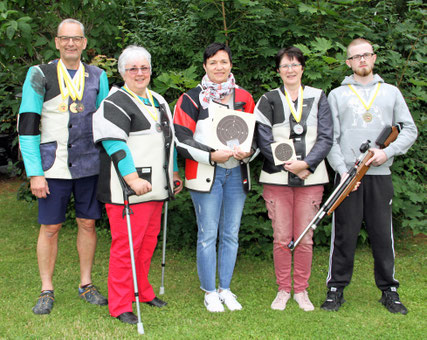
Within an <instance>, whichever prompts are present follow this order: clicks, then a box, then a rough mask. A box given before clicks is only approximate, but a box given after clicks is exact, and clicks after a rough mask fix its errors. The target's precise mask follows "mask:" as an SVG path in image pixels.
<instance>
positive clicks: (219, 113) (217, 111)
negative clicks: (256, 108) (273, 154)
mask: <svg viewBox="0 0 427 340" xmlns="http://www.w3.org/2000/svg"><path fill="white" fill-rule="evenodd" d="M209 110H211V108H209ZM212 111H213V112H212V115H213V124H212V127H213V129H212V130H211V136H210V146H211V147H212V148H214V149H217V150H219V149H227V148H228V149H234V147H235V146H239V147H240V148H241V149H242V150H243V151H245V152H249V151H250V149H251V146H252V138H253V134H254V127H255V115H253V114H250V113H247V112H242V111H235V110H230V109H227V108H223V107H220V106H214V107H213V108H212Z"/></svg>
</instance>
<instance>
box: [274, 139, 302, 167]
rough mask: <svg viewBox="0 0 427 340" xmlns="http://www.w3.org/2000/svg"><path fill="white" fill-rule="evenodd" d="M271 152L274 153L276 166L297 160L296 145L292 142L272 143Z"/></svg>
mask: <svg viewBox="0 0 427 340" xmlns="http://www.w3.org/2000/svg"><path fill="white" fill-rule="evenodd" d="M271 151H272V152H273V158H274V164H275V165H282V164H284V163H285V162H286V161H290V160H295V159H296V156H295V148H294V143H293V142H292V141H291V140H286V141H280V142H277V143H272V144H271Z"/></svg>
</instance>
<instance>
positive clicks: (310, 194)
mask: <svg viewBox="0 0 427 340" xmlns="http://www.w3.org/2000/svg"><path fill="white" fill-rule="evenodd" d="M322 195H323V186H322V185H315V186H310V187H288V186H279V185H268V184H265V185H264V192H263V197H264V200H265V203H266V206H267V210H268V217H269V218H270V219H271V222H272V226H273V236H274V246H273V257H274V269H275V273H276V280H277V284H278V285H279V290H284V291H286V292H288V293H290V292H291V290H292V277H291V269H292V252H291V251H290V250H289V248H288V247H287V246H288V244H289V242H291V240H294V241H295V240H296V239H297V238H298V237H299V236H300V235H301V233H302V231H303V230H304V229H305V228H306V226H307V225H308V224H309V223H310V221H311V220H312V219H313V217H314V215H316V213H317V211H318V210H319V206H320V203H321V201H322ZM312 237H313V230H310V231H309V232H308V233H307V234H306V235H305V236H304V238H303V239H302V240H301V242H300V243H299V245H298V246H297V247H296V248H295V250H294V251H293V258H294V273H293V276H294V293H301V292H303V291H304V290H306V289H307V287H308V279H309V278H310V274H311V261H312V257H313V240H312Z"/></svg>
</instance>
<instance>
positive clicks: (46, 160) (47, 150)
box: [40, 141, 58, 171]
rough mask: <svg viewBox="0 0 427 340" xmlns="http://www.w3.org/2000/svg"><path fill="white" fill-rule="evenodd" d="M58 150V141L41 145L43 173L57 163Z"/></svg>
mask: <svg viewBox="0 0 427 340" xmlns="http://www.w3.org/2000/svg"><path fill="white" fill-rule="evenodd" d="M57 148H58V143H57V142H56V141H53V142H49V143H43V144H40V155H41V158H42V167H43V171H47V170H49V169H50V168H51V167H52V166H53V164H54V163H55V159H56V149H57Z"/></svg>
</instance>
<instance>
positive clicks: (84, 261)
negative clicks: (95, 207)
mask: <svg viewBox="0 0 427 340" xmlns="http://www.w3.org/2000/svg"><path fill="white" fill-rule="evenodd" d="M76 221H77V226H78V232H77V251H78V253H79V258H80V284H81V285H82V286H84V285H87V284H89V283H92V277H91V272H92V265H93V258H94V256H95V249H96V230H95V220H89V219H85V218H76Z"/></svg>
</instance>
